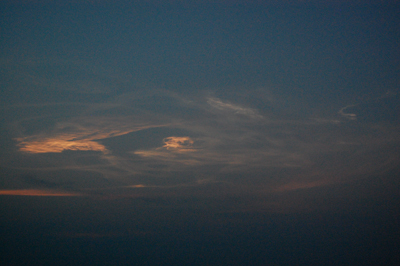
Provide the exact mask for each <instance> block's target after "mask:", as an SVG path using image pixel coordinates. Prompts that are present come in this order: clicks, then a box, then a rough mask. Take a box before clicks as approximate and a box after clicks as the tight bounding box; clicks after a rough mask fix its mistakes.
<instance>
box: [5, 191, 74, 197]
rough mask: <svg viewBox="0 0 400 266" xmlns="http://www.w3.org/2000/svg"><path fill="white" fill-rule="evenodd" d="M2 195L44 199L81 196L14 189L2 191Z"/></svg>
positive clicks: (69, 193)
mask: <svg viewBox="0 0 400 266" xmlns="http://www.w3.org/2000/svg"><path fill="white" fill-rule="evenodd" d="M0 195H4V196H37V197H38V196H43V197H76V196H81V194H79V193H72V192H63V191H57V190H43V189H13V190H0Z"/></svg>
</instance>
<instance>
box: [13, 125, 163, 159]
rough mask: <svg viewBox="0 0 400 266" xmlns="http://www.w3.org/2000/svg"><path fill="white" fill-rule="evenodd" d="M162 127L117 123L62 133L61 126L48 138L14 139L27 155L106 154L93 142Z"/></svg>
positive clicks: (40, 136)
mask: <svg viewBox="0 0 400 266" xmlns="http://www.w3.org/2000/svg"><path fill="white" fill-rule="evenodd" d="M120 122H121V121H120ZM103 123H104V122H103ZM67 126H68V125H67ZM74 126H76V125H74ZM162 126H164V125H138V126H130V128H127V126H126V125H123V123H122V122H121V125H119V124H118V123H114V124H112V123H111V125H108V124H106V125H103V124H98V125H92V126H89V127H84V126H79V124H78V127H77V129H76V130H75V132H71V133H63V132H62V131H63V127H62V125H59V127H60V129H59V131H60V132H56V133H53V134H49V136H46V135H44V136H42V135H38V136H30V137H23V138H16V139H15V140H17V141H18V142H19V143H18V147H19V150H20V151H23V152H28V153H50V152H53V153H60V152H62V151H64V150H72V151H100V152H103V153H107V152H108V150H107V148H106V147H105V146H104V145H102V144H100V143H98V142H96V141H95V140H99V139H105V138H109V137H116V136H122V135H126V134H129V133H131V132H134V131H139V130H143V129H147V128H152V127H162ZM115 128H121V129H115Z"/></svg>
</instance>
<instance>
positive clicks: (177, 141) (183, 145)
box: [163, 137, 194, 152]
mask: <svg viewBox="0 0 400 266" xmlns="http://www.w3.org/2000/svg"><path fill="white" fill-rule="evenodd" d="M164 143H165V145H164V146H163V147H164V148H166V149H167V150H173V151H176V152H185V151H193V149H192V148H191V147H192V145H193V143H194V141H193V140H192V139H190V138H189V137H168V138H165V139H164Z"/></svg>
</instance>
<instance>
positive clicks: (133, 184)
mask: <svg viewBox="0 0 400 266" xmlns="http://www.w3.org/2000/svg"><path fill="white" fill-rule="evenodd" d="M239 102H240V101H239ZM56 107H57V105H55V106H51V108H56ZM350 107H351V106H347V107H344V108H342V109H341V110H340V111H339V115H340V116H338V114H337V113H336V114H332V115H331V116H329V117H324V116H322V115H320V116H317V115H315V114H313V115H312V116H310V117H306V116H300V115H297V116H295V115H288V116H286V115H285V112H282V113H277V112H279V110H278V111H277V110H274V112H275V113H272V111H271V110H269V109H266V110H261V109H257V108H255V107H253V106H251V105H250V104H249V103H248V102H247V103H246V104H236V103H235V104H233V103H231V102H229V101H227V100H223V99H220V98H217V97H199V95H194V94H193V95H178V94H176V93H170V92H168V91H165V90H155V91H153V92H150V91H146V92H142V93H141V92H137V93H134V94H126V95H120V96H118V97H116V98H114V99H113V100H111V101H109V102H107V103H104V104H96V105H94V104H88V105H87V106H86V108H85V106H81V107H80V108H81V109H80V110H81V111H80V112H79V113H78V114H74V115H73V116H65V118H62V116H60V117H61V118H59V117H57V119H55V122H54V123H50V124H46V127H39V126H38V129H36V127H34V129H35V130H31V131H29V130H25V129H24V126H25V125H26V124H28V125H31V124H34V122H35V121H38V118H37V117H35V118H32V119H31V120H29V114H27V116H25V117H24V120H22V119H20V120H18V121H17V124H18V125H17V126H16V128H18V131H16V132H17V133H16V135H17V136H16V138H15V139H16V140H17V141H18V148H19V151H20V152H21V154H30V155H34V156H28V157H26V156H25V155H18V156H20V157H18V158H21V159H18V160H20V161H23V160H27V158H29V160H33V161H35V160H38V162H41V160H44V159H41V158H44V157H43V156H46V154H47V153H57V154H58V156H59V157H55V156H53V158H52V159H51V162H52V165H50V166H49V164H48V163H47V164H46V165H45V166H42V164H40V163H38V164H37V165H36V166H35V165H34V164H33V163H31V164H30V166H29V167H28V166H24V165H23V163H21V164H20V166H19V169H20V170H21V171H23V170H24V169H25V170H29V171H32V170H35V171H36V172H38V173H41V175H44V176H45V177H46V178H47V179H46V180H51V179H52V178H56V177H55V176H56V175H57V178H60V175H61V176H62V178H65V179H68V180H70V183H69V184H70V185H69V188H71V189H73V190H74V191H83V192H87V191H85V189H89V188H92V189H93V191H90V193H88V194H90V195H96V192H95V191H96V190H99V193H100V194H101V195H104V194H107V193H109V194H110V195H111V194H113V195H114V196H118V195H119V194H118V193H117V192H115V191H114V190H123V191H124V192H121V194H120V195H128V194H129V193H133V194H135V193H139V192H138V191H140V195H145V194H146V193H150V192H149V191H150V190H151V191H152V192H151V193H155V194H156V193H161V192H160V191H161V189H165V190H164V191H163V192H162V193H167V192H166V190H171V193H172V194H174V195H175V194H176V193H178V192H177V191H176V190H182V191H181V193H186V192H183V191H184V190H186V191H190V192H187V193H205V194H207V193H208V192H207V191H209V189H210V187H215V189H216V190H221V189H222V190H226V191H235V193H236V192H238V191H241V192H240V193H242V192H243V193H244V192H245V191H246V193H248V192H249V191H253V192H254V193H261V194H263V193H264V194H265V195H267V194H271V193H272V194H273V193H281V194H282V193H289V192H291V191H299V190H306V189H309V188H320V187H326V186H328V185H335V184H342V183H343V182H348V181H349V180H352V179H354V178H359V177H361V176H363V175H369V174H370V173H379V171H380V167H381V166H382V165H385V164H388V163H389V164H390V162H391V161H396V160H398V159H396V158H397V157H396V151H394V150H390V149H388V151H389V150H390V152H387V153H386V154H382V153H381V152H379V151H380V148H381V147H382V146H384V145H389V146H390V144H388V143H397V142H398V137H396V134H394V133H393V131H392V130H391V129H386V128H385V127H383V128H381V129H380V135H379V136H378V135H374V134H371V133H370V132H371V131H370V129H368V128H365V130H364V129H361V128H359V129H357V130H354V125H353V124H352V123H351V121H352V120H353V119H351V117H353V116H349V115H348V113H347V112H346V109H347V108H350ZM15 108H25V107H23V106H22V107H15ZM29 108H41V107H40V106H31V107H29ZM286 112H288V111H287V110H286ZM335 115H336V117H335ZM267 117H268V119H267ZM315 117H317V118H315ZM343 117H345V118H346V119H349V120H350V122H348V123H342V122H343ZM349 117H350V118H349ZM40 119H42V120H43V119H44V120H45V119H47V117H45V116H41V117H40ZM27 121H28V122H29V123H27ZM358 126H360V125H358ZM363 126H365V127H368V125H363ZM382 136H385V137H382ZM389 136H390V137H389ZM338 144H339V145H338ZM344 144H346V145H344ZM348 144H352V145H348ZM354 144H357V145H354ZM65 151H71V152H70V153H68V152H65ZM78 151H79V152H85V151H95V152H96V153H92V154H91V155H90V156H89V155H88V156H86V155H83V154H82V153H80V155H79V156H77V155H76V154H77V153H76V154H74V153H73V152H78ZM24 156H25V157H24ZM41 156H42V157H41ZM377 156H379V160H380V163H379V164H374V163H371V162H373V161H374V162H376V161H377V160H378V158H377ZM46 158H47V157H46ZM35 167H36V168H35ZM63 171H74V172H73V173H74V175H76V174H77V173H80V176H90V175H92V176H95V177H93V178H92V179H91V181H90V182H89V181H87V183H85V189H82V188H81V183H79V184H78V182H77V180H76V179H75V180H74V179H73V178H72V177H67V174H61V173H64V172H63ZM83 173H87V174H83ZM100 179H105V180H107V181H109V183H107V182H104V184H103V183H102V184H103V185H102V186H101V187H99V186H98V185H97V183H99V181H100ZM88 180H89V179H88ZM79 182H84V180H79ZM102 182H103V181H102ZM106 188H109V189H110V190H107V189H106ZM195 188H198V190H195ZM129 190H135V192H129ZM111 191H114V192H111ZM199 191H202V192H199ZM32 193H33V192H32ZM264 194H263V195H264ZM135 195H136V194H135Z"/></svg>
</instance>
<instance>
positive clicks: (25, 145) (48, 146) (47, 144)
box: [18, 136, 106, 153]
mask: <svg viewBox="0 0 400 266" xmlns="http://www.w3.org/2000/svg"><path fill="white" fill-rule="evenodd" d="M18 146H19V149H20V151H24V152H30V153H47V152H62V151H64V150H73V151H101V152H105V151H106V148H105V147H104V146H103V145H101V144H99V143H97V142H94V141H91V140H71V137H68V136H66V137H62V136H60V137H59V138H45V139H41V140H37V141H24V140H22V141H20V143H19V144H18Z"/></svg>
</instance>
